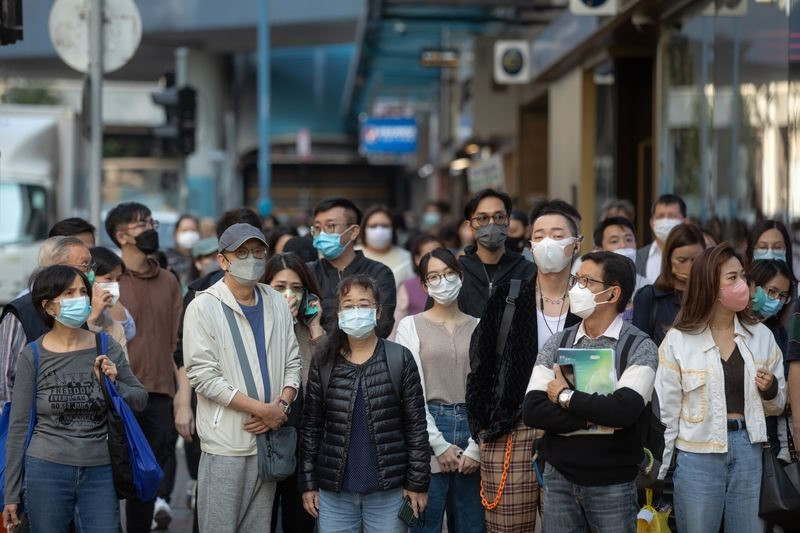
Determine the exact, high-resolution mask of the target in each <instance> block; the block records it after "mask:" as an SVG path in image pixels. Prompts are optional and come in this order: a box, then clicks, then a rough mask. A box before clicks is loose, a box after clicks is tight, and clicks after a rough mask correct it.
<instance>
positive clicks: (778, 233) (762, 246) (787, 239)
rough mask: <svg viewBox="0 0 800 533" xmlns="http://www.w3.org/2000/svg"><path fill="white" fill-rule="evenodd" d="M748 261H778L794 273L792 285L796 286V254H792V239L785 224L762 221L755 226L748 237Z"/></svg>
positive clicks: (774, 221) (775, 221) (746, 252)
mask: <svg viewBox="0 0 800 533" xmlns="http://www.w3.org/2000/svg"><path fill="white" fill-rule="evenodd" d="M745 255H746V258H745V259H746V261H748V262H750V261H758V260H759V259H777V260H778V261H783V262H784V263H786V264H787V265H789V270H790V271H791V272H792V277H791V280H792V283H794V284H796V283H797V279H796V278H795V277H794V254H793V252H792V238H791V236H790V235H789V231H788V230H787V229H786V226H785V225H784V224H783V222H781V221H779V220H762V221H761V222H758V223H757V224H755V225H754V226H753V227H752V228H751V229H750V232H749V233H748V236H747V250H746V251H745Z"/></svg>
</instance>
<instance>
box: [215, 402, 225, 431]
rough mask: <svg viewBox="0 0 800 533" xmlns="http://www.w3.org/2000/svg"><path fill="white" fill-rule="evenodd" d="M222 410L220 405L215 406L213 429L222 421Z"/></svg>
mask: <svg viewBox="0 0 800 533" xmlns="http://www.w3.org/2000/svg"><path fill="white" fill-rule="evenodd" d="M223 409H224V408H223V407H222V406H221V405H218V406H217V414H215V415H214V427H217V426H219V421H220V420H221V419H222V410H223Z"/></svg>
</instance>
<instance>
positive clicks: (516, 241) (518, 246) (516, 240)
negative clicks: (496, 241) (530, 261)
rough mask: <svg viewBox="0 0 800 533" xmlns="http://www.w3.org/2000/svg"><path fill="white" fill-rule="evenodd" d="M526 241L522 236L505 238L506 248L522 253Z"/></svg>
mask: <svg viewBox="0 0 800 533" xmlns="http://www.w3.org/2000/svg"><path fill="white" fill-rule="evenodd" d="M527 243H528V241H527V240H526V239H525V238H524V237H509V238H508V239H506V250H511V251H513V252H517V253H522V250H524V249H525V245H526V244H527Z"/></svg>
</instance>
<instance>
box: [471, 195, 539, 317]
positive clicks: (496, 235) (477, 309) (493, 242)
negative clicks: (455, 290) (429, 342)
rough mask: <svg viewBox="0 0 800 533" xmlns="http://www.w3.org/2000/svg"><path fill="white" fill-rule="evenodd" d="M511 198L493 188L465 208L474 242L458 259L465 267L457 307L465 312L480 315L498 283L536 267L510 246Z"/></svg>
mask: <svg viewBox="0 0 800 533" xmlns="http://www.w3.org/2000/svg"><path fill="white" fill-rule="evenodd" d="M510 212H511V198H510V197H509V196H508V195H507V194H505V193H503V192H498V191H495V190H493V189H485V190H483V191H481V192H479V193H478V194H476V195H475V196H473V197H472V198H471V199H470V201H469V202H467V206H466V207H465V208H464V218H465V219H466V220H468V221H469V223H470V228H471V229H472V234H473V235H474V237H475V246H469V247H467V249H466V250H465V252H466V253H465V255H464V256H462V257H461V258H460V259H459V262H460V263H461V266H462V268H463V269H464V283H463V286H462V288H461V292H460V293H459V296H458V307H459V308H460V309H461V311H463V312H464V313H467V314H468V315H472V316H474V317H476V318H480V317H481V314H482V313H483V308H484V307H485V306H486V302H487V301H488V300H489V297H490V296H491V295H492V293H493V292H494V289H495V287H497V286H498V285H502V284H503V283H508V282H509V281H510V280H512V279H522V280H524V279H528V278H530V277H532V276H533V274H534V272H535V271H536V267H535V266H534V265H533V263H531V262H530V261H526V260H525V259H524V258H523V257H522V256H521V255H520V254H518V253H517V252H515V251H512V250H508V249H507V246H506V239H507V238H508V215H509V213H510Z"/></svg>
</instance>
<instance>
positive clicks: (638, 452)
mask: <svg viewBox="0 0 800 533" xmlns="http://www.w3.org/2000/svg"><path fill="white" fill-rule="evenodd" d="M582 259H583V263H582V264H581V268H580V270H579V271H578V275H577V276H573V277H572V278H571V282H570V284H571V286H572V288H571V289H570V291H569V292H570V309H571V310H572V312H573V313H575V314H576V315H578V316H580V317H581V318H582V319H583V321H582V322H581V323H580V324H578V325H576V326H573V327H570V328H567V329H565V330H564V331H563V332H561V333H559V334H556V335H554V336H553V337H551V338H550V340H549V341H547V343H545V345H544V346H543V347H542V349H541V350H540V351H539V356H538V358H537V361H536V366H535V367H534V369H533V373H532V374H531V378H530V383H529V384H528V391H527V394H526V396H525V403H524V407H523V418H524V420H525V423H526V424H527V425H529V426H531V427H535V428H539V429H543V430H545V431H546V433H545V436H544V439H543V441H542V445H541V453H542V456H543V458H544V460H545V461H546V462H547V465H546V467H545V470H544V473H543V477H544V508H545V509H546V512H547V519H546V520H545V523H544V532H545V533H550V532H553V533H556V532H558V533H562V532H570V531H585V530H587V529H591V530H592V531H626V532H633V531H636V514H637V511H638V510H639V507H638V505H637V501H636V486H635V483H634V479H635V478H636V476H637V474H638V472H639V470H640V465H642V464H643V460H644V453H643V451H642V441H641V438H640V436H639V432H638V431H637V422H638V421H639V418H640V416H641V414H642V412H643V411H644V409H645V406H646V405H647V404H648V402H649V401H650V399H651V396H652V393H653V383H654V381H655V372H656V367H657V366H658V349H657V348H656V345H655V344H654V343H653V341H651V340H650V339H649V337H647V335H645V334H644V333H642V332H641V331H640V330H638V329H636V328H635V327H634V326H631V325H629V324H626V323H625V322H623V320H622V318H621V317H620V312H621V311H622V310H624V309H625V306H626V305H627V303H628V301H629V300H630V298H631V295H632V294H633V285H634V279H635V278H634V268H633V264H632V263H631V262H630V261H629V260H627V259H624V258H623V257H621V256H620V255H619V254H615V253H611V252H592V253H589V254H586V255H584V256H583V258H582ZM560 347H561V348H584V349H607V348H610V349H613V350H614V351H615V352H616V353H615V371H616V375H617V376H618V379H617V381H616V388H615V390H614V392H613V393H611V394H588V393H586V392H581V391H579V390H574V389H573V388H572V387H571V385H570V384H569V383H568V382H567V380H566V379H565V378H564V373H563V372H562V369H561V368H560V367H559V365H558V364H556V363H557V362H558V350H559V348H560ZM592 426H602V427H604V428H610V429H613V431H611V432H608V433H605V434H573V435H569V434H570V433H573V432H576V431H580V430H586V429H587V428H589V427H592ZM651 468H652V465H651ZM610 501H613V502H615V505H614V506H609V505H608V502H610Z"/></svg>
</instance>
